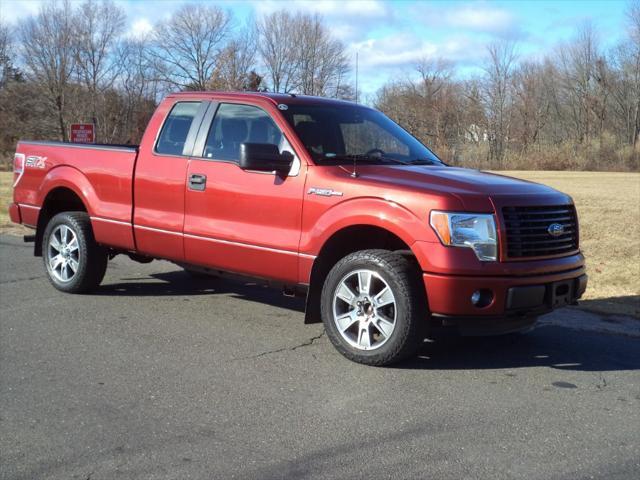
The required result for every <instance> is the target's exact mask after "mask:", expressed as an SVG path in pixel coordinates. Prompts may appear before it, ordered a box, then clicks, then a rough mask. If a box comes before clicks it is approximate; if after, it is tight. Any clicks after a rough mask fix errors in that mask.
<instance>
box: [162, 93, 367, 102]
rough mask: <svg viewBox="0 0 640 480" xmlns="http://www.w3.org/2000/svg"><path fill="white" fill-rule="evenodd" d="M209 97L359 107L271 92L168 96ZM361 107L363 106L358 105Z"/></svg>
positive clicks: (334, 100) (310, 97) (320, 98)
mask: <svg viewBox="0 0 640 480" xmlns="http://www.w3.org/2000/svg"><path fill="white" fill-rule="evenodd" d="M198 94H202V95H206V96H209V95H211V96H212V97H222V98H225V99H232V98H235V99H238V100H242V99H246V98H256V97H259V98H268V99H270V100H271V101H272V102H273V103H274V104H275V105H278V104H280V103H286V104H289V105H291V104H306V105H323V104H324V105H327V104H333V105H335V104H339V105H359V104H357V103H355V102H349V101H347V100H338V99H337V98H327V97H315V96H311V95H297V94H289V93H273V92H220V91H188V92H177V93H172V94H171V95H169V96H170V97H173V96H183V95H184V96H194V95H198ZM360 106H363V105H360Z"/></svg>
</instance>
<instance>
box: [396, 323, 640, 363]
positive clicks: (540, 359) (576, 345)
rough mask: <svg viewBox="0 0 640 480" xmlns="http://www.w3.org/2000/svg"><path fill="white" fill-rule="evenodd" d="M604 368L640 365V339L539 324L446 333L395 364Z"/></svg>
mask: <svg viewBox="0 0 640 480" xmlns="http://www.w3.org/2000/svg"><path fill="white" fill-rule="evenodd" d="M536 366H539V367H551V368H556V369H559V370H576V371H589V372H604V371H617V370H638V369H640V339H638V338H633V337H627V336H623V335H612V334H603V333H598V332H591V331H585V330H575V329H569V328H564V327H561V326H555V325H554V326H551V325H544V326H539V327H538V328H536V329H534V330H533V331H531V332H529V333H526V334H512V335H504V336H497V337H460V336H454V335H447V336H442V337H436V338H435V339H434V340H433V341H427V342H425V344H424V346H423V347H422V348H421V350H420V353H419V355H418V357H416V358H415V359H412V360H410V361H408V362H405V363H403V364H400V365H398V367H397V368H408V369H423V368H424V369H430V370H433V369H441V370H475V369H505V368H507V369H508V368H520V367H536Z"/></svg>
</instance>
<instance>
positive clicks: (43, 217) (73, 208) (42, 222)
mask: <svg viewBox="0 0 640 480" xmlns="http://www.w3.org/2000/svg"><path fill="white" fill-rule="evenodd" d="M86 211H87V208H86V207H85V206H84V203H83V202H82V199H81V198H80V197H79V196H78V195H77V194H76V193H75V192H74V191H73V190H71V189H69V188H65V187H58V188H54V189H53V190H51V191H50V192H49V193H48V194H47V196H46V197H45V199H44V202H43V203H42V209H41V210H40V215H38V225H37V230H36V243H35V247H34V255H36V256H37V257H40V256H42V237H43V236H44V229H45V228H46V227H47V224H48V223H49V220H50V219H51V218H52V217H53V216H55V215H57V214H58V213H60V212H86Z"/></svg>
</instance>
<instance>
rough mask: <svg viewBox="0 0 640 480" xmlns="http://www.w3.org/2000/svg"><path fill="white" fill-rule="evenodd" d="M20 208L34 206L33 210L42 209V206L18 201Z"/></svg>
mask: <svg viewBox="0 0 640 480" xmlns="http://www.w3.org/2000/svg"><path fill="white" fill-rule="evenodd" d="M18 206H19V207H20V208H32V209H33V210H41V207H36V206H35V205H27V204H26V203H18Z"/></svg>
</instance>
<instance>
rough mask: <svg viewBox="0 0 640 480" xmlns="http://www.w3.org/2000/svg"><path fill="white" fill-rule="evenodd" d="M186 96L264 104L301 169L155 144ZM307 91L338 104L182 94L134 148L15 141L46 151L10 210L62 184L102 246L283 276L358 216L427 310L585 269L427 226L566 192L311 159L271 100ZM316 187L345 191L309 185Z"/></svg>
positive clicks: (301, 271) (557, 200)
mask: <svg viewBox="0 0 640 480" xmlns="http://www.w3.org/2000/svg"><path fill="white" fill-rule="evenodd" d="M189 100H191V101H203V102H207V101H210V102H214V103H215V102H227V103H243V104H248V105H253V106H256V107H259V108H261V109H262V110H264V111H265V112H267V113H268V114H269V115H270V116H271V118H272V119H273V120H274V121H275V123H276V124H277V125H278V127H279V128H280V129H281V130H282V132H283V133H284V135H285V137H286V138H287V140H288V141H289V143H290V144H291V146H292V147H293V149H294V151H295V153H296V155H297V158H298V160H299V162H300V170H299V172H298V174H297V175H295V176H285V177H280V176H276V175H273V174H268V173H257V172H248V171H244V170H242V169H240V168H239V167H238V165H237V164H235V163H232V162H223V161H208V160H204V159H202V158H196V157H184V156H170V155H162V154H158V153H156V152H155V150H154V145H155V143H156V139H157V137H158V132H159V131H160V129H161V127H162V125H163V122H164V120H165V118H166V116H167V115H168V113H169V112H170V111H171V109H172V107H173V106H174V105H175V103H176V102H179V101H189ZM303 102H313V103H318V104H322V103H331V102H333V101H332V100H327V99H317V98H310V97H290V96H288V95H277V94H256V93H202V92H190V93H182V94H175V95H171V96H169V97H168V98H167V99H165V100H164V101H163V102H162V104H161V105H160V106H159V107H158V109H157V111H156V113H155V114H154V116H153V117H152V119H151V121H150V123H149V125H148V127H147V131H146V133H145V135H144V137H143V139H142V142H141V144H140V147H139V149H138V152H136V150H134V149H123V148H121V149H100V148H95V147H91V146H87V147H84V148H82V147H78V146H71V145H69V144H59V145H52V144H38V143H35V142H20V143H19V144H18V152H19V153H21V154H24V155H26V156H27V157H29V156H34V155H35V156H39V157H42V158H43V159H44V161H43V162H42V163H41V165H43V168H29V167H28V168H25V172H24V174H23V176H22V177H21V178H20V180H19V182H18V184H17V186H16V188H15V190H14V203H13V204H12V205H11V206H10V209H9V212H10V216H11V219H12V221H14V222H16V223H24V224H29V225H36V224H37V220H38V214H39V212H40V208H39V207H42V206H43V204H44V203H45V199H46V198H47V195H49V194H50V193H51V192H52V191H54V190H55V189H58V188H66V189H69V190H71V191H73V192H74V193H75V194H76V195H77V196H78V197H79V198H80V199H81V200H82V202H83V203H84V205H85V207H86V209H87V211H88V212H89V214H90V215H91V217H92V223H93V228H94V233H95V237H96V239H97V240H98V241H99V242H100V243H102V244H104V245H107V246H110V247H113V248H116V249H118V250H127V251H133V252H137V253H140V254H144V255H148V256H153V257H157V258H166V259H170V260H174V261H178V262H186V263H191V264H196V265H202V266H207V267H210V268H214V269H216V268H217V269H221V270H228V271H232V272H238V273H243V274H248V275H252V276H256V277H261V278H267V279H273V280H279V281H282V282H285V283H287V284H307V283H309V280H310V274H311V271H312V268H313V264H314V259H315V257H316V256H317V255H318V254H319V253H320V251H321V249H322V247H323V245H324V244H325V242H326V241H327V240H328V239H330V238H331V237H332V235H334V234H335V233H336V232H339V231H340V230H342V229H344V228H347V227H351V226H354V225H370V226H376V227H380V228H383V229H386V230H388V231H389V232H392V233H393V234H394V235H396V236H397V237H399V238H400V239H401V240H403V241H404V242H405V243H406V244H407V245H408V246H409V248H410V249H411V250H412V252H413V254H414V255H415V257H416V259H417V261H418V263H419V265H420V267H421V269H422V271H423V272H424V283H425V287H426V291H427V296H428V299H429V305H430V308H431V310H432V311H433V312H434V313H441V314H447V315H477V316H482V315H496V314H501V313H503V312H504V304H505V303H504V302H505V295H506V293H505V292H506V291H507V289H508V288H509V287H511V286H514V285H534V284H539V283H548V282H552V281H557V280H564V279H568V278H576V277H578V276H579V275H581V274H582V273H584V258H583V256H582V254H581V253H575V254H572V255H568V256H564V257H561V258H535V259H529V260H526V261H507V259H506V258H505V252H504V250H503V249H502V248H501V249H500V259H499V261H497V262H480V261H479V260H478V259H477V258H476V256H475V254H474V253H473V252H472V250H470V249H465V248H450V247H445V246H443V245H442V244H441V243H440V241H439V240H438V238H437V236H436V235H435V233H434V231H433V230H432V229H431V227H430V226H429V213H430V211H431V210H448V211H467V212H484V213H493V214H495V215H496V219H497V223H498V234H499V237H500V238H502V236H503V235H504V231H503V227H502V218H501V216H500V215H501V214H500V212H501V209H502V207H503V206H527V205H535V206H544V205H565V204H570V203H572V201H571V198H570V197H568V196H567V195H564V194H562V193H560V192H557V191H555V190H553V189H550V188H548V187H545V186H542V185H538V184H535V183H530V182H525V181H521V180H516V179H512V178H508V177H504V176H501V175H494V174H486V173H480V172H477V171H473V170H466V169H460V168H452V167H444V166H442V167H437V166H430V167H418V166H415V167H408V166H386V165H385V166H380V165H378V166H374V165H361V166H359V167H358V173H359V176H358V177H357V178H353V177H352V176H351V169H350V168H345V167H341V166H317V165H314V162H313V161H312V159H311V157H310V156H309V155H308V153H307V151H306V150H305V148H304V146H303V145H302V143H301V142H300V140H299V139H298V137H297V136H296V133H295V132H294V131H293V129H292V128H291V127H290V126H289V124H288V123H287V122H286V120H285V119H284V118H283V117H282V114H281V112H280V111H279V110H278V108H277V106H278V104H279V103H286V104H289V105H291V104H296V103H303ZM203 128H204V127H203ZM192 174H199V175H205V176H206V177H207V188H206V189H205V190H204V191H197V190H192V189H190V188H189V187H188V178H189V176H190V175H192ZM16 178H17V177H16ZM311 187H316V188H330V189H332V190H334V191H337V192H341V193H342V195H339V196H319V195H310V194H308V190H309V188H311ZM496 212H497V213H496ZM479 288H488V289H491V290H493V291H494V292H495V295H496V298H495V300H494V302H493V303H492V304H491V305H490V306H489V307H486V308H484V309H477V308H475V307H473V306H472V305H471V304H470V302H469V301H468V298H469V297H470V296H471V293H472V292H473V291H475V290H477V289H479Z"/></svg>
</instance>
